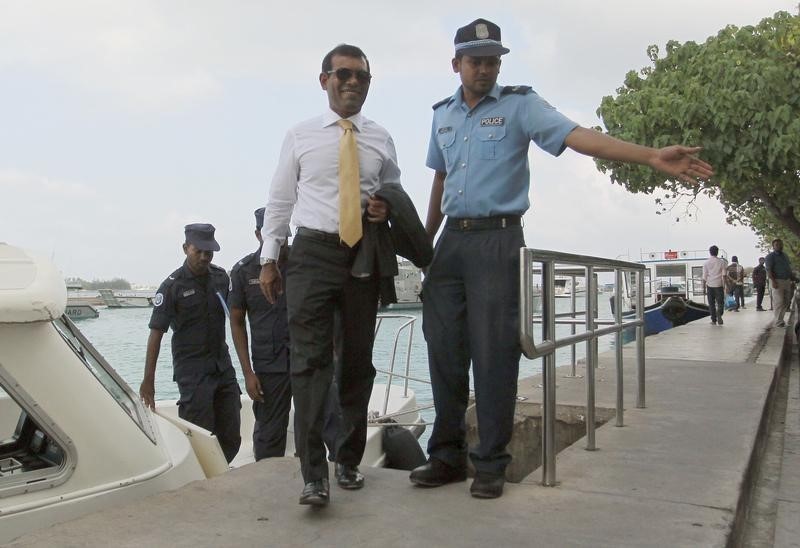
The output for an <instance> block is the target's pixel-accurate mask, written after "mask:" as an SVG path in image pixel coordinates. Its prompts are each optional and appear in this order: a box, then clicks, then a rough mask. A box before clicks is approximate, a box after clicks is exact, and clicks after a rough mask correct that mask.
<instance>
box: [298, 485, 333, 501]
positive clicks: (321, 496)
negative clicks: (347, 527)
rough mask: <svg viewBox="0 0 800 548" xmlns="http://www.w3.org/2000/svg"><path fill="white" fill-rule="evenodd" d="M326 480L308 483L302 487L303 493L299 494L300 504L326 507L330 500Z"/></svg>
mask: <svg viewBox="0 0 800 548" xmlns="http://www.w3.org/2000/svg"><path fill="white" fill-rule="evenodd" d="M329 490H330V487H329V484H328V480H327V478H326V479H321V480H316V481H309V482H308V483H306V485H305V487H303V492H302V493H301V494H300V504H309V505H311V506H327V505H328V501H329V500H330V496H329V493H328V492H329Z"/></svg>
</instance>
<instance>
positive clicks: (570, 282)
mask: <svg viewBox="0 0 800 548" xmlns="http://www.w3.org/2000/svg"><path fill="white" fill-rule="evenodd" d="M553 286H554V290H555V296H556V297H557V298H571V297H572V295H573V293H574V294H575V295H583V294H585V293H586V287H585V282H584V280H583V278H579V277H572V276H558V275H556V277H555V278H554V280H553Z"/></svg>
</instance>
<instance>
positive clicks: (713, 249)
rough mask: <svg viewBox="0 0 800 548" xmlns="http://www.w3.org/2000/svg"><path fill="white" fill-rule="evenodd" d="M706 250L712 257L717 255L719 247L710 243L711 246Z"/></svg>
mask: <svg viewBox="0 0 800 548" xmlns="http://www.w3.org/2000/svg"><path fill="white" fill-rule="evenodd" d="M708 252H709V253H711V256H712V257H716V256H717V255H719V248H718V247H717V246H715V245H712V246H711V247H709V248H708Z"/></svg>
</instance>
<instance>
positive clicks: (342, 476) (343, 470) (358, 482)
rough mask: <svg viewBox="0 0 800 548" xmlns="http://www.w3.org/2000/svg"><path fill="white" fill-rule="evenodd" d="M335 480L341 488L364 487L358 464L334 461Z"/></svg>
mask: <svg viewBox="0 0 800 548" xmlns="http://www.w3.org/2000/svg"><path fill="white" fill-rule="evenodd" d="M334 470H335V475H336V481H337V482H338V483H339V487H341V488H342V489H361V488H362V487H364V475H363V474H362V473H361V472H359V471H358V466H350V465H349V464H339V463H338V462H337V463H336V466H335V467H334Z"/></svg>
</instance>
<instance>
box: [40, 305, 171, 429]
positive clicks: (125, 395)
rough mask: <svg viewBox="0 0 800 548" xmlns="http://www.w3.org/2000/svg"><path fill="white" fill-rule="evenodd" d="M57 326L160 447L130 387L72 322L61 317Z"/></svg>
mask: <svg viewBox="0 0 800 548" xmlns="http://www.w3.org/2000/svg"><path fill="white" fill-rule="evenodd" d="M53 325H54V326H55V328H56V330H57V331H58V332H59V333H60V334H61V336H62V337H63V338H64V340H65V341H66V342H67V344H69V345H70V346H71V347H72V349H73V350H74V351H75V354H77V355H78V357H79V358H80V359H81V360H82V361H83V363H84V365H86V367H87V369H89V371H91V372H92V374H93V375H94V377H95V378H96V379H97V380H98V381H100V384H102V385H103V387H104V388H105V389H106V390H107V391H108V393H109V394H111V396H112V397H113V398H114V400H116V402H117V403H118V404H119V405H120V407H122V409H124V410H125V412H126V413H127V414H128V415H129V416H130V417H131V419H133V421H134V422H135V423H136V424H137V425H138V426H139V428H141V429H142V432H144V433H145V435H146V436H147V437H148V438H150V440H151V441H152V442H153V443H156V438H155V432H154V430H153V427H152V425H151V424H150V421H149V420H148V419H147V418H146V413H145V411H144V406H143V405H142V404H141V402H140V401H139V398H138V397H136V394H135V393H134V392H133V390H132V389H131V388H130V386H128V384H127V383H126V382H125V381H124V380H123V379H122V377H120V376H119V374H117V372H116V371H115V370H114V368H113V367H111V365H110V364H109V363H108V362H107V361H106V360H105V358H103V356H101V355H100V353H99V352H98V351H97V349H95V347H94V346H92V344H91V343H90V342H89V341H88V340H87V339H86V337H84V336H83V333H81V331H80V330H79V329H78V328H77V327H75V324H74V323H72V320H70V319H69V318H67V317H66V316H61V318H59V319H57V320H54V321H53Z"/></svg>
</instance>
